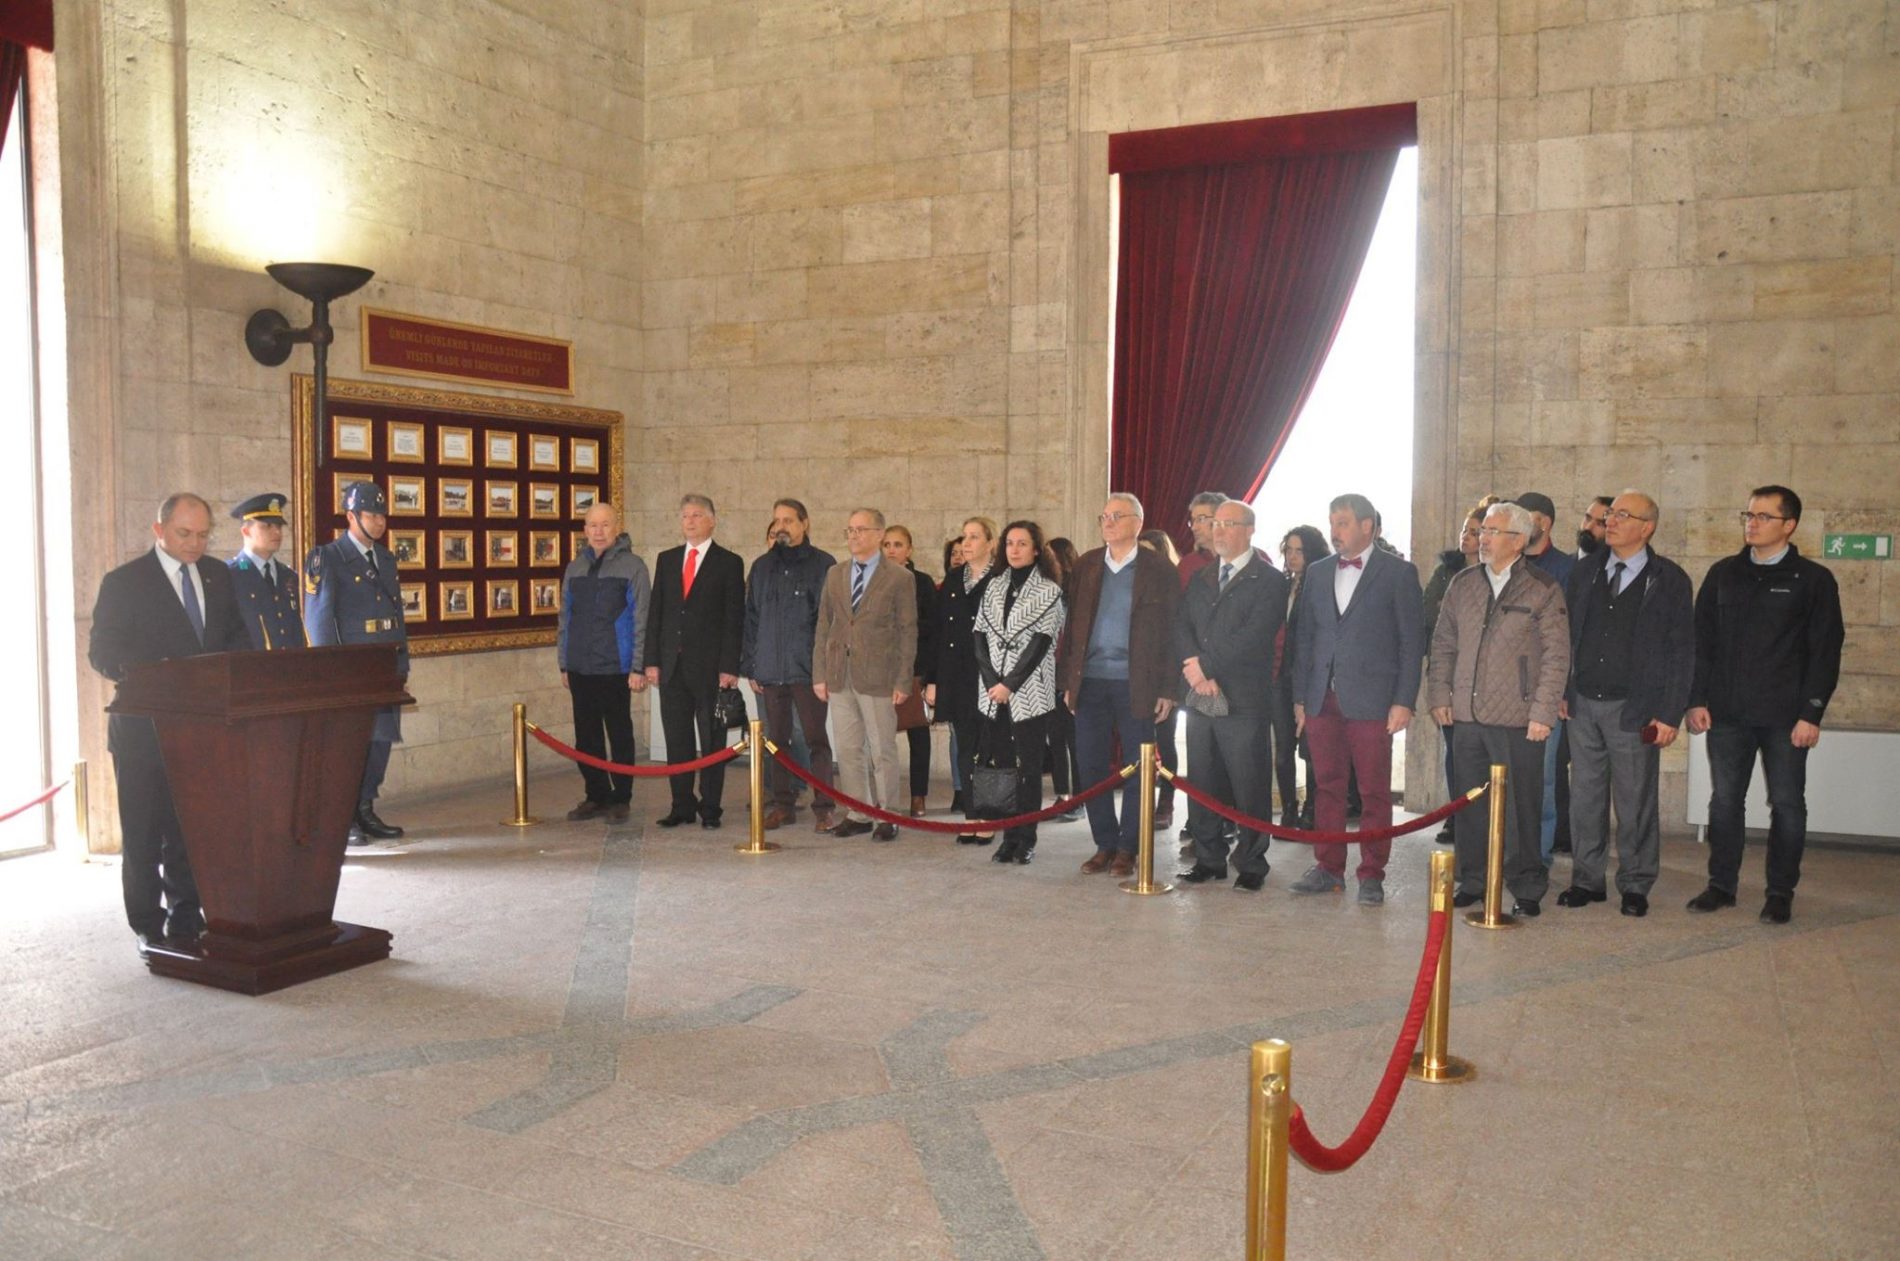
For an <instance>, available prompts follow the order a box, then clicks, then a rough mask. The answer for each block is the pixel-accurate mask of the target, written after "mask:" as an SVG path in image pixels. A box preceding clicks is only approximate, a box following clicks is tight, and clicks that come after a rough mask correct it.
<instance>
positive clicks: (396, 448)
mask: <svg viewBox="0 0 1900 1261" xmlns="http://www.w3.org/2000/svg"><path fill="white" fill-rule="evenodd" d="M389 459H390V462H391V463H393V464H420V463H422V461H423V455H422V426H421V425H418V424H416V423H415V422H413V421H408V420H392V421H390V422H389Z"/></svg>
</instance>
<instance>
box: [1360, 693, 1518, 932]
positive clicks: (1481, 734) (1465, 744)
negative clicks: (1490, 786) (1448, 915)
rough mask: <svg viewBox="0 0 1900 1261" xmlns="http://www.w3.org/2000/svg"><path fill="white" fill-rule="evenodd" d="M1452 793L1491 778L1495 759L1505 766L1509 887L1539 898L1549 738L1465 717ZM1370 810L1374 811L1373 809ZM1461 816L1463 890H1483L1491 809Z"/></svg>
mask: <svg viewBox="0 0 1900 1261" xmlns="http://www.w3.org/2000/svg"><path fill="white" fill-rule="evenodd" d="M1451 740H1452V765H1453V769H1455V770H1456V771H1457V780H1456V781H1455V782H1454V783H1453V784H1452V792H1453V793H1454V794H1461V793H1466V792H1469V791H1471V790H1472V789H1473V788H1476V787H1477V786H1478V785H1479V784H1482V783H1486V782H1488V781H1489V780H1490V778H1491V767H1492V765H1493V764H1502V765H1503V767H1504V768H1505V769H1504V795H1505V801H1506V808H1505V812H1504V820H1505V826H1504V887H1505V888H1507V889H1509V890H1510V891H1511V895H1512V896H1513V897H1519V898H1529V899H1533V900H1535V899H1538V898H1541V897H1543V896H1544V893H1545V891H1546V890H1547V889H1548V888H1549V886H1550V872H1549V871H1548V870H1547V869H1546V868H1545V867H1544V855H1543V851H1542V848H1541V842H1540V840H1539V829H1540V827H1541V826H1542V820H1543V814H1544V742H1543V741H1541V740H1532V739H1530V738H1529V737H1528V736H1526V735H1525V734H1524V728H1522V727H1495V726H1492V725H1491V724H1489V723H1482V722H1461V723H1454V724H1453V725H1452V728H1451ZM1368 813H1370V811H1368ZM1452 817H1453V818H1455V819H1456V820H1457V821H1458V827H1457V830H1456V831H1455V832H1454V833H1453V842H1452V843H1453V847H1454V851H1455V853H1456V855H1457V859H1458V892H1460V893H1483V892H1484V864H1485V854H1486V852H1487V851H1488V849H1489V847H1490V835H1489V833H1490V827H1489V819H1490V810H1489V808H1488V807H1487V808H1483V809H1481V808H1479V807H1477V806H1473V807H1471V808H1470V809H1467V810H1460V811H1459V812H1458V813H1457V814H1455V815H1453V816H1452Z"/></svg>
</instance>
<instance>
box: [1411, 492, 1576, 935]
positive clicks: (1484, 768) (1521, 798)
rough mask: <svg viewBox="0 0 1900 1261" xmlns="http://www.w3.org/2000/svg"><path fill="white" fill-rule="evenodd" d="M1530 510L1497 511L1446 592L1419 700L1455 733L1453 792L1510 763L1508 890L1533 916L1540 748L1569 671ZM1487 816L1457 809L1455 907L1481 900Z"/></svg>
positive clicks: (1558, 598) (1539, 858) (1543, 879)
mask: <svg viewBox="0 0 1900 1261" xmlns="http://www.w3.org/2000/svg"><path fill="white" fill-rule="evenodd" d="M1531 530H1532V521H1531V516H1530V513H1528V512H1526V511H1525V510H1524V509H1523V508H1521V507H1519V506H1518V505H1517V504H1514V503H1500V504H1493V505H1492V506H1491V509H1490V511H1489V512H1487V513H1486V514H1485V518H1484V526H1483V528H1482V529H1481V530H1480V531H1479V534H1478V557H1479V559H1480V560H1481V561H1482V562H1483V563H1482V564H1479V565H1474V566H1472V567H1471V568H1469V569H1465V570H1462V571H1460V572H1459V573H1458V575H1457V576H1456V577H1454V578H1453V579H1452V580H1451V585H1450V586H1448V587H1447V588H1446V589H1445V601H1444V603H1443V604H1442V605H1441V606H1440V608H1439V612H1438V626H1437V628H1436V629H1434V630H1433V632H1432V661H1431V674H1430V678H1429V681H1428V682H1427V684H1426V696H1427V698H1428V700H1429V702H1430V704H1431V710H1432V719H1433V721H1435V722H1437V723H1438V725H1439V726H1441V727H1443V726H1445V725H1446V724H1455V725H1454V726H1453V727H1452V748H1451V768H1452V779H1453V783H1452V787H1453V789H1454V791H1457V792H1466V791H1468V790H1469V789H1471V788H1473V787H1475V786H1476V785H1478V784H1481V783H1483V782H1484V781H1485V779H1486V778H1487V777H1488V774H1489V769H1488V768H1489V767H1490V766H1491V765H1492V764H1494V763H1502V764H1504V766H1505V767H1506V780H1505V784H1506V792H1507V796H1508V799H1509V801H1510V810H1509V812H1508V814H1507V815H1506V828H1505V833H1504V883H1505V885H1506V886H1507V887H1508V888H1509V889H1510V890H1511V894H1512V896H1513V897H1514V898H1515V899H1516V904H1515V905H1514V906H1513V907H1512V908H1511V910H1512V913H1513V914H1516V915H1524V916H1531V915H1536V914H1537V913H1538V911H1539V906H1538V903H1539V902H1540V901H1541V900H1542V898H1543V896H1544V893H1545V890H1546V888H1547V887H1548V885H1549V881H1550V877H1549V873H1548V872H1547V871H1546V869H1545V867H1544V860H1543V854H1542V850H1541V847H1540V845H1539V831H1538V828H1539V820H1540V818H1541V816H1542V812H1543V801H1544V741H1545V740H1547V739H1548V738H1549V737H1550V729H1551V727H1552V726H1554V725H1555V724H1556V722H1557V706H1558V704H1559V703H1560V702H1561V701H1562V700H1563V697H1564V684H1565V682H1566V680H1567V679H1568V678H1569V675H1570V619H1569V616H1568V614H1567V613H1566V612H1565V609H1564V593H1563V588H1562V587H1561V586H1559V585H1558V584H1557V580H1556V579H1554V578H1552V577H1551V576H1550V575H1549V574H1547V573H1545V572H1544V571H1543V570H1542V569H1539V568H1538V567H1537V566H1535V565H1532V564H1529V563H1520V562H1521V561H1522V557H1523V552H1524V544H1525V541H1526V540H1527V539H1529V538H1530V535H1531ZM1484 819H1485V812H1484V811H1480V810H1465V811H1461V812H1460V813H1459V814H1458V816H1457V821H1458V822H1457V832H1456V838H1455V844H1456V849H1457V855H1458V892H1457V895H1456V897H1455V898H1454V899H1453V901H1454V904H1455V905H1458V906H1469V905H1471V904H1472V903H1474V902H1476V901H1478V900H1479V899H1480V898H1482V897H1483V896H1484V866H1485V827H1484Z"/></svg>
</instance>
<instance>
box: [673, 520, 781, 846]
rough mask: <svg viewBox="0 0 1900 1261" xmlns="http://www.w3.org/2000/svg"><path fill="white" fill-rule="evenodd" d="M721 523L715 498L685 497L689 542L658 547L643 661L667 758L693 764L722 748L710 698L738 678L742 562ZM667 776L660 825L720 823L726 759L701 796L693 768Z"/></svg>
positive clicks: (702, 785) (705, 774) (706, 776)
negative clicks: (668, 792)
mask: <svg viewBox="0 0 1900 1261" xmlns="http://www.w3.org/2000/svg"><path fill="white" fill-rule="evenodd" d="M717 524H718V518H717V516H716V514H715V512H714V509H713V501H712V500H711V499H709V498H707V497H706V496H705V495H687V496H684V497H683V498H682V499H681V500H680V533H681V534H682V535H683V536H684V537H685V540H686V541H685V542H684V543H683V544H681V545H680V546H679V547H673V548H668V549H667V550H666V551H664V552H661V553H660V558H659V561H658V562H657V563H656V564H655V565H654V567H653V596H652V598H651V599H650V600H649V601H648V602H647V609H648V612H647V635H646V643H645V645H644V647H645V650H646V661H645V663H644V665H645V667H646V676H647V682H648V684H650V685H653V686H657V687H658V688H659V689H660V728H661V730H662V731H663V732H664V733H665V735H666V759H667V761H669V762H688V761H691V760H693V759H694V758H697V757H702V756H704V755H705V754H708V753H711V752H713V751H714V750H716V749H719V748H722V747H724V745H725V734H726V733H725V731H724V730H723V729H722V728H721V727H720V726H719V724H718V723H717V722H716V721H715V720H714V718H713V704H714V702H715V701H717V700H718V699H719V689H720V688H722V687H732V686H734V685H735V684H737V683H738V681H739V652H740V648H741V647H742V646H743V644H744V642H745V562H743V561H741V560H740V559H739V557H738V555H737V554H736V553H734V552H730V551H727V550H726V549H725V548H723V547H721V546H719V544H717V543H715V542H713V537H712V536H713V529H714V528H715V526H716V525H717ZM753 756H754V757H758V756H762V755H761V754H758V753H755V754H753ZM670 782H671V783H672V786H673V807H672V809H671V810H669V811H667V813H666V815H665V816H664V817H663V818H661V819H660V820H659V824H660V826H661V827H663V828H676V827H678V826H679V825H680V824H682V823H689V822H691V821H692V818H693V816H694V815H695V814H698V816H699V820H700V825H701V826H702V827H707V828H716V827H718V826H719V816H720V815H721V813H723V811H724V806H723V805H722V804H721V801H720V798H721V796H722V794H723V791H724V789H725V783H726V767H725V764H724V763H723V762H722V763H719V764H717V765H714V766H709V767H707V768H706V769H704V770H702V771H700V772H699V795H698V796H697V797H695V796H694V795H693V776H692V774H691V773H690V772H689V773H687V774H685V775H674V776H671V777H670Z"/></svg>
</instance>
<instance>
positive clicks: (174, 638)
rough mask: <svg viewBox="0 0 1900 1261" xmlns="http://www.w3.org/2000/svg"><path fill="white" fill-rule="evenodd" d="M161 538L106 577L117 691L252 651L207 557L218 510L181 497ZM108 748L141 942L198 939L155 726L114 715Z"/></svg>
mask: <svg viewBox="0 0 1900 1261" xmlns="http://www.w3.org/2000/svg"><path fill="white" fill-rule="evenodd" d="M152 534H153V535H154V537H155V538H156V539H157V543H156V545H155V546H154V547H153V548H152V550H151V551H150V552H147V553H146V554H145V555H143V556H141V557H139V558H138V559H137V560H133V561H128V562H127V563H125V564H123V565H121V566H119V567H118V568H117V569H115V570H113V571H112V572H111V573H109V574H107V575H106V576H105V580H104V581H103V582H101V583H100V584H99V600H98V603H96V604H95V605H93V609H92V637H91V640H90V642H89V643H88V644H87V650H86V656H87V659H88V660H90V661H91V662H92V668H93V669H95V670H97V671H98V672H99V673H100V674H102V675H104V676H105V677H106V678H108V679H111V680H112V681H113V682H115V683H117V682H121V681H122V680H124V678H125V675H126V671H127V669H128V668H129V667H131V666H134V665H139V664H142V663H144V662H148V661H162V660H165V659H167V658H170V657H194V656H197V655H199V654H201V653H210V652H236V651H241V650H243V649H246V648H248V647H250V642H249V640H248V639H247V638H246V637H245V633H244V623H243V620H242V618H241V617H240V616H239V613H238V604H237V596H236V595H235V594H234V592H233V590H232V586H231V571H230V570H228V569H226V568H225V567H224V566H223V565H221V564H219V563H218V562H217V561H215V560H209V559H206V557H205V547H206V545H207V544H209V543H210V541H211V505H210V504H207V503H206V502H205V501H204V500H202V499H200V498H199V497H198V496H196V495H193V494H190V493H189V492H180V493H178V494H175V495H172V496H170V497H169V498H167V499H166V500H165V502H164V503H163V504H162V505H160V507H159V510H158V520H157V521H156V522H155V523H154V524H153V526H152ZM106 746H107V747H108V748H109V749H111V750H112V765H113V770H114V771H115V772H116V774H117V776H118V781H119V835H120V845H121V849H122V853H121V857H120V861H119V874H120V880H121V883H122V884H123V886H124V889H125V918H126V920H127V922H129V923H130V924H131V925H132V931H133V932H135V933H137V934H138V938H139V953H140V954H144V953H145V951H146V947H147V946H148V945H151V944H153V943H155V942H156V941H157V940H158V939H159V938H160V937H170V938H175V939H177V940H180V941H192V940H195V939H196V938H197V937H198V935H199V934H200V933H202V932H203V931H204V924H205V921H204V911H203V910H202V909H200V907H199V905H198V886H197V884H196V882H194V881H193V880H192V877H191V860H190V859H189V858H188V857H187V856H186V854H185V838H184V836H183V834H182V833H181V831H180V830H179V826H178V813H177V811H176V810H175V809H174V808H173V805H172V791H171V783H170V781H169V780H167V779H166V778H165V762H164V759H163V758H162V757H161V756H160V755H159V751H158V732H157V730H156V729H155V728H154V727H153V726H152V720H151V719H149V718H136V717H133V716H131V715H129V714H113V715H112V716H111V717H110V718H108V719H107V721H106ZM161 895H162V896H163V902H162V904H161V900H160V898H161ZM167 907H169V908H170V910H169V914H168V913H167V909H166V908H167Z"/></svg>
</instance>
